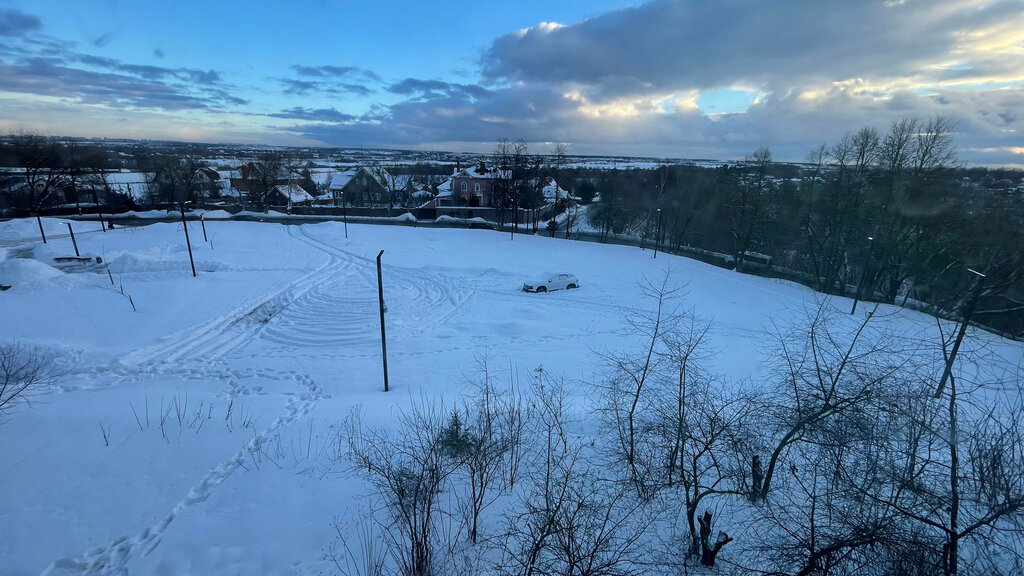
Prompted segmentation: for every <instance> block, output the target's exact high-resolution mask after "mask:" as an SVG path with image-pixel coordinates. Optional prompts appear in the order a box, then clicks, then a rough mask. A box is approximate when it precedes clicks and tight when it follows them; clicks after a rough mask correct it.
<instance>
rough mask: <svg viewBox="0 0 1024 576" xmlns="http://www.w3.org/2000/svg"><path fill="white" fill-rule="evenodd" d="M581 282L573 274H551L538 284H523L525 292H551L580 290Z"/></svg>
mask: <svg viewBox="0 0 1024 576" xmlns="http://www.w3.org/2000/svg"><path fill="white" fill-rule="evenodd" d="M579 286H580V282H579V280H577V279H576V277H575V276H573V275H572V274H549V275H547V276H543V277H542V278H541V279H539V280H538V281H536V282H527V283H525V284H523V292H550V291H551V290H562V289H566V290H572V289H573V288H579Z"/></svg>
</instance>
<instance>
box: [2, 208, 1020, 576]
mask: <svg viewBox="0 0 1024 576" xmlns="http://www.w3.org/2000/svg"><path fill="white" fill-rule="evenodd" d="M44 222H45V225H46V227H47V229H48V230H47V231H48V237H49V243H47V244H45V245H44V244H43V243H42V242H40V241H39V240H38V236H37V234H38V228H37V225H36V222H35V220H15V221H11V222H2V223H0V284H10V285H12V288H11V289H10V290H8V291H5V292H0V326H2V328H3V329H2V332H0V343H10V342H18V343H20V344H22V345H25V346H29V347H32V348H34V349H36V350H37V351H38V352H39V353H40V354H42V355H43V356H44V357H46V358H48V359H49V360H50V361H52V365H53V367H54V368H53V369H54V371H55V377H54V380H53V384H52V386H51V387H49V388H47V389H45V390H42V391H39V393H37V394H36V395H34V396H32V397H31V403H30V404H20V405H18V407H17V408H16V409H14V410H12V411H9V412H8V413H6V417H5V420H4V421H3V422H0V494H3V497H2V498H0V574H3V575H7V574H19V575H20V574H39V573H44V572H46V573H50V574H78V573H88V572H90V571H92V572H95V573H116V574H121V573H122V570H123V569H127V573H130V574H137V573H141V574H317V573H330V572H331V569H332V566H331V565H330V564H329V563H328V562H327V561H325V560H324V558H323V551H324V549H325V548H326V547H327V546H328V545H329V544H330V543H331V542H332V540H333V538H334V537H335V535H336V530H335V527H334V524H335V523H340V524H341V525H343V526H344V525H347V523H350V522H351V521H352V520H353V518H354V517H355V516H357V515H359V514H361V513H363V510H364V509H365V508H364V506H363V505H364V498H362V496H363V495H364V494H365V492H366V489H365V488H364V487H363V484H362V483H361V481H360V480H359V479H358V478H356V477H354V476H352V475H351V474H348V473H346V466H345V464H344V462H343V460H342V459H341V458H340V451H341V447H340V446H339V445H338V443H337V442H336V438H337V433H338V431H339V428H340V424H341V422H342V420H343V419H344V418H345V416H346V414H348V412H349V410H350V409H351V408H352V407H354V406H360V405H361V406H362V408H363V410H364V412H365V416H364V419H365V420H366V421H367V422H368V423H369V424H374V425H383V426H387V425H389V423H391V422H393V421H394V420H395V417H396V414H397V413H398V411H400V410H401V409H403V408H407V407H408V406H410V405H411V404H412V403H413V402H420V401H422V400H423V399H433V400H443V401H445V402H448V403H451V402H452V401H454V400H456V399H458V398H459V397H460V396H461V395H463V394H465V393H467V391H468V390H469V388H470V383H469V380H470V379H471V374H472V373H473V372H474V370H475V367H474V363H475V358H477V357H479V356H481V355H483V354H487V355H489V356H490V357H491V359H492V363H493V365H497V366H499V370H500V371H504V372H506V373H507V372H508V371H510V370H513V371H520V372H522V373H524V374H529V373H530V372H531V371H532V370H534V369H536V368H537V367H539V366H543V367H544V369H545V370H546V371H547V372H548V373H550V374H554V375H556V376H560V377H563V378H564V379H565V380H566V381H567V382H568V383H569V384H570V392H571V398H572V399H573V404H572V409H573V410H576V411H579V412H586V411H588V410H590V408H591V407H592V402H593V401H594V399H595V397H596V396H597V395H596V394H595V390H594V384H593V383H594V382H596V381H597V380H598V377H597V375H596V371H597V370H598V368H599V367H600V362H599V360H598V358H597V353H599V352H601V351H603V350H614V349H620V348H623V347H628V346H631V345H633V344H634V343H635V342H634V340H633V338H632V337H630V336H629V335H628V333H627V332H626V331H625V329H624V323H623V317H624V316H627V315H630V314H632V313H634V312H635V309H636V307H637V306H642V305H647V304H648V303H646V302H644V301H643V300H641V299H640V298H639V297H638V283H639V282H642V281H643V280H644V278H650V279H652V280H656V281H657V280H660V279H661V278H662V277H663V276H664V273H665V272H666V271H669V272H670V283H671V284H673V285H676V284H678V285H684V284H685V285H686V288H685V290H686V293H687V295H686V297H685V301H686V305H687V306H692V307H694V308H695V310H696V312H697V313H699V314H701V315H702V316H704V317H707V318H709V319H711V320H712V321H713V328H712V331H711V336H712V339H711V347H712V348H713V349H715V350H717V351H718V352H717V354H716V355H715V357H714V359H713V360H712V363H713V367H714V368H715V369H717V370H718V371H720V372H722V373H723V374H725V375H726V376H728V377H729V378H730V379H731V380H732V381H736V382H739V381H743V380H744V379H756V378H758V377H759V376H762V375H763V370H764V368H763V367H764V366H765V364H766V362H765V360H766V359H765V357H764V355H765V354H767V353H768V351H766V350H765V349H764V347H763V344H764V328H765V326H766V325H767V324H768V323H769V322H770V321H772V320H773V319H774V320H775V321H785V320H786V319H787V318H791V317H794V316H795V315H798V314H802V313H803V312H804V310H805V309H806V308H808V307H813V306H815V305H816V303H817V302H818V300H819V299H820V295H817V294H815V293H814V292H813V291H811V290H809V289H808V288H805V287H803V286H799V285H795V284H792V283H789V282H784V281H778V280H771V279H763V278H756V277H752V276H745V275H742V274H738V273H735V272H732V271H727V270H722V269H718V268H715V267H712V266H709V265H706V264H703V263H700V262H696V261H691V260H687V259H684V258H678V257H673V256H670V255H667V254H659V255H658V257H657V258H656V259H652V258H651V256H652V253H651V252H650V251H642V250H640V249H638V248H632V247H622V246H605V245H599V244H591V243H582V242H572V241H565V240H563V239H558V238H555V239H551V238H547V237H544V236H524V235H516V237H515V239H514V241H510V238H509V235H507V234H504V233H497V232H492V231H486V230H449V229H423V228H411V227H399V226H372V225H359V224H350V225H349V238H348V239H346V238H345V235H344V232H343V227H342V224H341V223H335V222H326V223H320V224H307V225H301V226H298V225H293V226H285V225H277V224H262V223H244V222H207V230H208V232H209V236H210V242H203V241H202V233H201V231H200V230H199V226H198V223H197V222H195V223H190V233H191V235H192V236H191V238H192V244H193V248H194V252H195V264H196V270H197V271H198V277H196V278H193V277H192V275H191V270H190V266H189V260H188V253H187V252H186V247H185V244H184V236H183V233H182V228H181V224H168V223H158V224H152V225H149V226H145V227H142V228H118V229H115V230H112V231H108V232H101V231H99V229H98V226H96V225H94V224H87V223H79V224H76V225H75V226H76V237H77V242H78V245H79V248H80V250H81V252H82V254H83V255H86V256H93V257H96V256H99V257H100V258H101V259H102V260H103V264H101V265H97V264H95V263H93V264H89V265H80V264H71V265H62V269H61V270H57V269H56V268H54V267H53V264H54V261H53V258H54V257H59V256H68V255H73V254H74V251H73V248H72V245H71V240H70V238H69V237H68V236H67V229H66V226H64V225H62V224H61V223H60V222H59V221H56V220H46V221H44ZM90 226H92V227H93V228H96V229H94V230H90V229H89V227H90ZM79 228H81V229H80V230H79ZM380 250H383V251H384V255H383V264H384V269H383V278H384V294H385V300H386V303H387V308H388V312H387V314H386V321H387V336H388V342H387V348H388V360H389V366H388V367H389V376H390V384H391V391H390V392H389V393H387V394H385V393H384V392H383V391H382V366H381V342H380V332H379V324H378V307H377V275H376V268H375V258H376V256H377V254H378V252H379V251H380ZM108 270H109V272H110V274H109V275H108V273H107V272H108ZM562 271H565V272H572V273H574V274H576V275H577V276H578V277H579V278H580V281H581V288H580V289H578V290H574V291H565V292H555V293H550V294H527V293H524V292H522V291H521V290H520V288H521V286H522V283H523V281H524V280H527V279H530V278H532V277H534V276H536V275H538V274H541V273H545V272H562ZM111 281H113V284H112V283H111ZM128 296H130V297H131V301H129V298H128ZM132 304H134V306H135V307H136V309H137V311H133V309H132ZM836 304H837V306H839V307H840V308H847V307H848V306H849V301H848V300H843V299H839V300H838V301H837V303H836ZM866 308H867V307H862V309H861V310H864V309H866ZM883 310H884V311H885V312H886V314H884V316H885V320H884V321H887V322H893V323H895V324H897V325H898V326H899V329H900V330H904V331H906V332H907V333H911V334H914V335H915V336H919V335H921V334H922V333H925V332H928V331H933V330H935V324H934V320H933V319H931V318H929V317H927V316H924V315H921V314H919V313H916V312H911V311H906V310H900V309H895V308H888V307H883ZM971 335H972V336H973V337H974V339H973V340H972V341H971V342H972V344H970V345H969V346H977V345H982V344H983V345H985V346H987V347H988V348H989V349H990V350H991V351H992V352H993V353H994V354H995V355H996V356H997V357H999V358H1002V359H1003V360H1004V361H1005V362H1007V363H1008V365H1009V366H1013V365H1014V364H1015V363H1020V362H1021V359H1022V346H1021V344H1020V343H1014V342H1009V341H1005V340H1002V339H999V338H996V337H994V336H991V335H988V334H984V333H977V332H975V331H973V330H972V331H971ZM499 380H500V379H499Z"/></svg>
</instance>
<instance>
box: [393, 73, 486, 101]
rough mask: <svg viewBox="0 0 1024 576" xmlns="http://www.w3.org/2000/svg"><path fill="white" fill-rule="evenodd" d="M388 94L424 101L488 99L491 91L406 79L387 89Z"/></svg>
mask: <svg viewBox="0 0 1024 576" xmlns="http://www.w3.org/2000/svg"><path fill="white" fill-rule="evenodd" d="M387 90H388V92H392V93H394V94H401V95H404V96H412V97H414V98H418V99H423V100H436V99H438V98H449V97H453V96H456V97H459V96H461V97H469V98H476V99H479V98H487V97H488V96H490V91H488V90H487V89H486V88H483V87H481V86H477V85H475V84H452V83H450V82H442V81H441V80H420V79H417V78H406V79H405V80H402V81H401V82H397V83H395V84H392V85H390V86H388V87H387Z"/></svg>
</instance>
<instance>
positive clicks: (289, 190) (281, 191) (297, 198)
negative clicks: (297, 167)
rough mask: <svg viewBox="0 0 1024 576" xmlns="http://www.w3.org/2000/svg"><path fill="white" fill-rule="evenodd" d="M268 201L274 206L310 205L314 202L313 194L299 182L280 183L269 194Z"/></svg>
mask: <svg viewBox="0 0 1024 576" xmlns="http://www.w3.org/2000/svg"><path fill="white" fill-rule="evenodd" d="M267 203H268V204H270V205H273V206H285V205H287V206H288V207H291V206H296V205H300V204H301V205H305V206H308V205H310V204H312V203H313V196H312V195H311V194H310V193H309V192H306V191H305V190H303V189H302V187H301V186H299V185H298V184H278V185H277V186H274V188H273V189H272V190H271V191H270V194H269V195H268V196H267Z"/></svg>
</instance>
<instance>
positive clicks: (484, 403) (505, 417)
mask: <svg viewBox="0 0 1024 576" xmlns="http://www.w3.org/2000/svg"><path fill="white" fill-rule="evenodd" d="M479 366H480V372H481V374H480V376H479V380H478V381H477V383H476V386H477V393H476V394H475V395H474V396H472V397H470V398H469V399H467V400H466V401H465V402H464V403H463V410H462V414H463V415H464V416H461V417H460V416H459V413H458V412H453V413H452V416H451V419H450V420H449V421H448V425H447V426H446V428H445V430H444V431H443V437H442V438H443V439H442V445H443V446H444V448H445V449H446V450H447V451H448V453H449V455H450V456H451V457H452V458H454V460H455V462H457V464H458V468H459V470H460V471H462V472H463V473H464V475H465V476H466V478H467V480H468V484H469V495H468V498H466V499H465V501H464V503H463V506H462V507H463V508H464V510H465V515H466V525H467V531H468V535H469V540H470V541H471V542H473V543H474V544H475V543H476V542H477V539H478V538H479V533H480V513H481V512H483V510H484V509H486V508H487V507H489V506H490V505H491V504H493V503H494V502H495V501H496V500H497V499H498V498H499V497H500V496H501V495H502V494H503V493H504V492H505V490H506V489H508V488H509V487H511V481H510V479H514V478H515V475H516V474H515V472H516V471H515V468H517V467H518V462H517V461H516V460H515V457H516V455H517V453H518V452H519V451H520V450H521V447H520V446H518V444H520V443H521V442H522V440H523V438H522V430H521V426H522V420H523V416H522V405H521V403H520V402H519V401H518V399H517V397H516V396H515V394H514V393H512V392H509V393H502V392H499V391H498V390H497V389H496V387H495V385H494V382H493V381H492V375H491V372H490V369H489V367H488V366H489V359H488V358H487V357H486V356H484V357H482V358H480V359H479Z"/></svg>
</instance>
